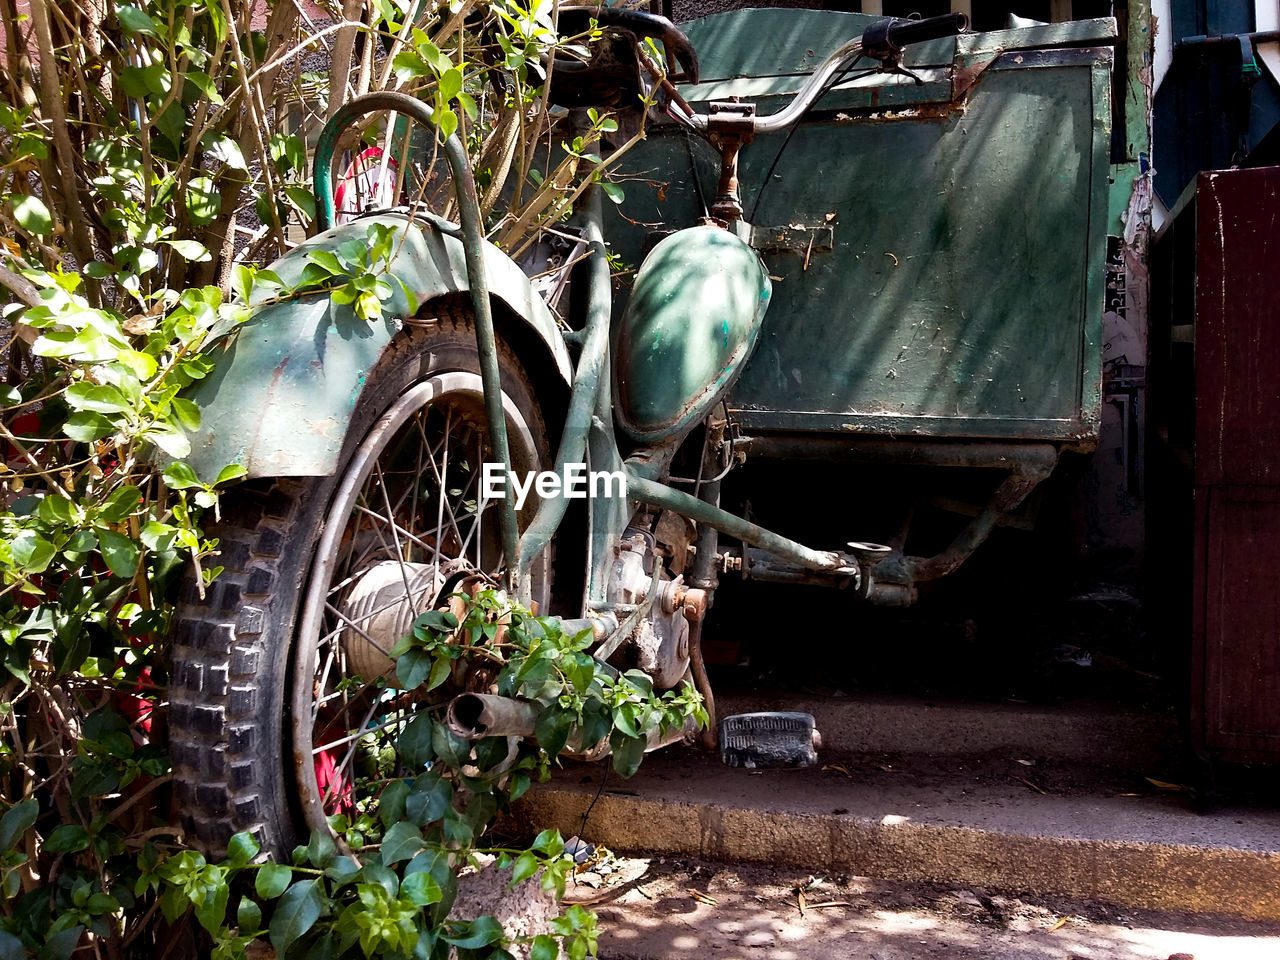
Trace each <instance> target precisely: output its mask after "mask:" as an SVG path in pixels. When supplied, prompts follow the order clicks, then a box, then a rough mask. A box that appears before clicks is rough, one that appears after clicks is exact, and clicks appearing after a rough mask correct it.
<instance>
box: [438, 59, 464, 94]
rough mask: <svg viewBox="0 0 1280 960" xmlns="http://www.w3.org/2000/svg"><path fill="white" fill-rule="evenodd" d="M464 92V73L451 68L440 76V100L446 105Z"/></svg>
mask: <svg viewBox="0 0 1280 960" xmlns="http://www.w3.org/2000/svg"><path fill="white" fill-rule="evenodd" d="M461 91H462V71H461V70H459V69H458V68H457V67H450V68H449V69H448V70H446V71H445V72H444V73H443V74H441V76H440V98H441V99H442V100H443V101H445V102H446V103H447V102H449V101H450V100H452V99H453V98H454V97H456V96H457V95H458V94H459V93H460V92H461Z"/></svg>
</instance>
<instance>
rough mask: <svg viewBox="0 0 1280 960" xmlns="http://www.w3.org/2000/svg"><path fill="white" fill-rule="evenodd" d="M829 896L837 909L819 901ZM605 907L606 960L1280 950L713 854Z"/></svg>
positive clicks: (1048, 958) (1272, 940)
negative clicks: (800, 893) (801, 898)
mask: <svg viewBox="0 0 1280 960" xmlns="http://www.w3.org/2000/svg"><path fill="white" fill-rule="evenodd" d="M802 886H803V887H804V889H805V898H806V904H807V905H806V909H805V911H804V913H803V914H802V913H801V910H800V908H799V904H798V899H797V892H796V891H797V888H798V887H802ZM832 902H834V903H837V904H840V905H838V906H828V907H814V906H811V905H813V904H822V903H832ZM596 910H597V913H598V915H599V917H600V924H601V930H602V934H601V939H600V957H601V958H602V960H676V958H681V960H684V958H698V960H827V958H840V960H844V958H848V960H917V958H918V960H933V958H943V957H945V958H948V960H1077V958H1078V960H1165V958H1169V957H1174V956H1177V958H1178V960H1188V958H1195V960H1276V958H1277V957H1280V924H1275V923H1271V924H1262V923H1248V922H1246V921H1232V920H1223V919H1220V918H1205V917H1196V916H1193V915H1188V914H1173V913H1153V912H1146V911H1137V910H1121V909H1117V908H1115V907H1110V906H1106V905H1101V904H1096V903H1087V902H1082V901H1071V900H1065V899H1057V900H1052V899H1040V898H1030V897H1028V898H1018V897H1012V896H998V895H996V896H990V895H987V894H986V893H984V892H983V891H981V890H975V889H973V888H966V887H957V886H952V885H945V886H943V885H931V884H906V883H890V882H884V881H874V880H869V879H867V878H864V877H846V876H835V877H820V878H815V877H813V876H812V875H811V874H807V873H804V872H797V871H795V870H787V869H774V868H770V867H764V866H759V865H742V864H738V865H730V864H723V863H716V862H711V861H704V860H684V859H673V858H666V859H654V860H652V861H651V863H650V865H649V870H648V872H647V873H646V874H645V875H644V876H643V877H642V878H641V879H640V880H639V881H638V883H636V884H634V885H631V886H630V887H628V888H627V890H626V892H625V893H623V894H622V895H621V896H619V897H617V898H616V899H614V900H612V901H610V902H606V903H601V904H599V905H597V906H596ZM1179 955H1180V956H1179Z"/></svg>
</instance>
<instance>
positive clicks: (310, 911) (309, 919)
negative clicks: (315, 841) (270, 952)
mask: <svg viewBox="0 0 1280 960" xmlns="http://www.w3.org/2000/svg"><path fill="white" fill-rule="evenodd" d="M323 908H324V899H323V897H322V895H321V891H320V887H319V884H318V881H316V880H299V881H298V882H297V883H295V884H294V885H293V886H291V887H290V888H289V889H288V890H287V891H286V892H285V895H284V896H283V897H281V898H280V902H279V903H278V904H277V905H276V909H275V913H274V914H272V917H271V926H270V927H269V928H268V934H269V936H270V938H271V946H272V947H274V948H275V951H276V954H277V955H278V956H281V957H283V956H284V955H285V951H287V950H288V949H289V946H290V945H291V944H292V943H293V942H294V941H295V940H297V939H298V938H299V937H300V936H302V935H303V934H304V933H306V932H307V931H308V930H310V929H311V927H312V926H313V925H314V924H315V922H316V921H317V920H319V919H320V913H321V911H322V910H323Z"/></svg>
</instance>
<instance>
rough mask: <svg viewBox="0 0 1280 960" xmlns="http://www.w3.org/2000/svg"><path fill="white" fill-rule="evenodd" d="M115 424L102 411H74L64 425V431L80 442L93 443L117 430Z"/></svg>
mask: <svg viewBox="0 0 1280 960" xmlns="http://www.w3.org/2000/svg"><path fill="white" fill-rule="evenodd" d="M115 429H116V427H115V424H114V423H112V422H111V421H110V420H108V419H107V418H106V417H104V416H103V415H102V414H100V413H89V412H88V411H83V412H81V413H73V414H72V415H71V416H69V417H68V418H67V422H66V423H64V424H63V425H62V432H63V433H65V434H66V435H67V436H68V437H70V438H71V439H72V440H76V441H79V442H80V443H92V442H93V441H95V440H101V439H102V438H103V437H105V436H109V435H110V434H112V433H114V432H115Z"/></svg>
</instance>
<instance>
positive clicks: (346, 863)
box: [324, 856, 360, 883]
mask: <svg viewBox="0 0 1280 960" xmlns="http://www.w3.org/2000/svg"><path fill="white" fill-rule="evenodd" d="M324 875H325V876H326V877H329V878H330V879H331V880H334V881H336V882H337V883H350V882H351V881H352V880H354V879H355V878H356V877H358V876H359V875H360V862H359V861H358V860H356V858H355V857H346V856H343V857H335V858H334V859H333V862H331V863H330V864H329V865H328V866H327V867H325V868H324Z"/></svg>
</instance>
